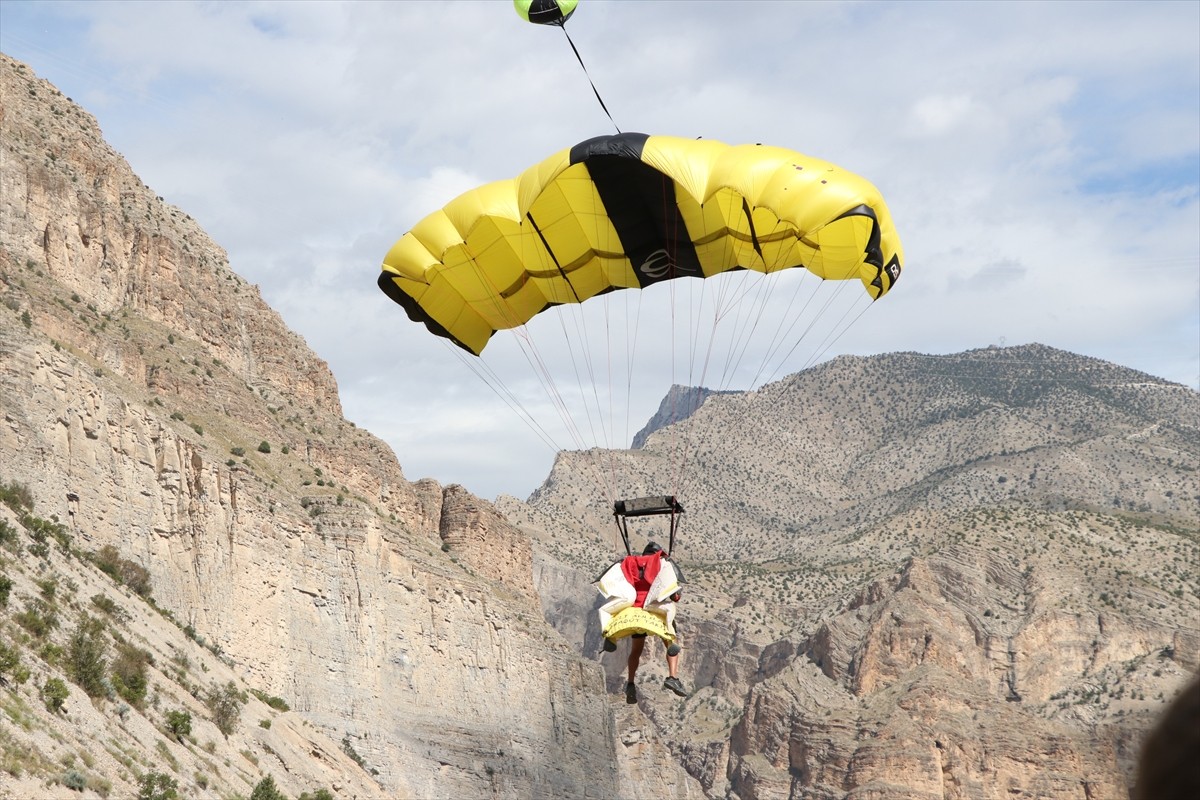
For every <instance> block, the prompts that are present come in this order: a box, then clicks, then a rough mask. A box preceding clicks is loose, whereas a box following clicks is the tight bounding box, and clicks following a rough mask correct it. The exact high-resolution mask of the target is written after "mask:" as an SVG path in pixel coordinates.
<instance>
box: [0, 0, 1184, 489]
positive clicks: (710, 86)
mask: <svg viewBox="0 0 1200 800" xmlns="http://www.w3.org/2000/svg"><path fill="white" fill-rule="evenodd" d="M569 30H570V32H571V36H572V38H573V40H574V41H575V43H576V44H577V45H578V47H579V50H580V52H581V54H582V55H583V57H584V60H585V61H586V62H587V65H588V69H589V71H590V73H591V76H592V78H593V79H594V80H595V82H596V84H597V86H598V87H599V89H600V91H601V93H602V94H603V95H604V98H605V101H606V103H607V104H608V107H609V109H610V110H611V111H612V113H613V116H614V117H615V118H616V121H617V123H618V124H619V125H620V126H621V128H622V129H623V130H634V131H643V132H648V133H666V134H674V135H680V136H689V137H693V136H704V137H705V138H710V139H719V140H723V141H727V142H731V143H740V142H765V143H770V144H776V145H780V146H785V147H790V148H792V149H795V150H799V151H800V152H803V153H806V154H808V155H811V156H815V157H818V158H823V159H826V160H829V161H832V162H834V163H836V164H838V165H840V166H842V167H844V168H846V169H849V170H851V171H853V172H857V173H859V174H861V175H863V176H865V177H867V178H868V179H869V180H871V181H872V182H873V183H875V185H876V186H878V187H879V188H880V190H881V191H882V192H883V195H884V197H885V198H886V199H887V202H888V205H889V207H890V208H891V211H892V215H893V217H894V218H895V220H896V224H897V227H898V228H899V230H900V234H901V236H902V238H903V240H904V245H905V253H906V262H907V264H906V268H905V272H904V275H903V278H902V279H901V281H900V283H899V284H898V285H897V287H896V290H895V291H894V292H893V293H892V294H890V295H889V296H888V297H886V298H884V301H882V302H880V303H878V304H876V305H875V306H873V307H871V308H870V310H869V312H868V313H865V314H864V315H863V316H862V318H861V319H860V320H859V321H857V322H856V323H855V324H854V325H853V326H852V327H851V328H850V329H849V330H848V331H847V332H846V333H845V334H844V335H842V336H841V337H840V338H839V339H838V340H837V342H836V343H835V344H834V345H833V346H832V347H830V348H828V349H827V350H825V351H824V352H819V353H815V355H816V357H819V358H827V357H831V356H833V355H837V354H839V353H854V354H862V355H866V354H872V353H881V352H892V351H898V350H915V351H920V352H926V353H950V352H959V351H962V350H966V349H971V348H977V347H986V346H989V345H994V344H1001V343H1004V344H1007V345H1016V344H1023V343H1027V342H1034V341H1036V342H1042V343H1044V344H1048V345H1051V346H1054V347H1060V348H1063V349H1066V350H1071V351H1074V352H1077V353H1082V354H1085V355H1089V356H1095V357H1098V358H1103V359H1106V360H1109V361H1113V362H1116V363H1119V364H1123V365H1126V366H1130V367H1134V368H1137V369H1140V370H1143V371H1145V372H1148V373H1150V374H1153V375H1157V376H1161V377H1164V378H1167V379H1170V380H1173V381H1176V382H1179V383H1183V384H1186V385H1189V386H1191V387H1193V388H1196V387H1197V385H1198V383H1200V208H1198V199H1200V37H1197V35H1196V31H1197V30H1200V4H1198V3H1194V2H1175V3H1155V2H1139V3H1127V2H1116V3H1090V2H1064V3H1056V2H1040V3H1007V2H1006V3H990V2H972V3H950V2H935V3H920V2H906V3H887V2H869V3H820V2H809V3H788V2H768V3H752V2H742V3H719V2H710V3H704V2H701V3H685V2H601V1H600V0H583V2H581V4H580V7H579V10H578V11H577V12H576V14H575V16H574V17H573V18H572V20H571V22H570V23H569ZM0 49H2V50H3V51H4V52H5V53H7V54H8V55H10V56H12V57H14V58H17V59H19V60H21V61H23V62H25V63H27V64H29V65H30V66H31V67H32V68H33V69H34V71H35V72H36V73H37V74H38V75H39V76H41V77H44V78H47V79H49V80H50V81H52V82H54V83H55V84H56V85H57V86H58V87H59V88H60V89H61V90H62V91H63V92H64V93H65V94H66V95H68V96H70V97H71V98H73V99H74V100H75V101H76V102H78V103H80V104H81V105H83V106H84V107H85V108H86V109H87V110H88V111H89V112H91V113H92V114H94V115H95V116H96V118H97V119H98V121H99V123H100V126H101V128H102V130H103V132H104V134H105V136H106V138H107V139H108V141H109V142H110V143H111V144H112V145H113V146H114V147H115V148H116V149H117V150H118V151H119V152H120V153H122V154H123V155H124V156H125V157H126V158H127V159H128V160H129V162H130V164H131V165H132V167H133V169H134V171H135V172H137V173H138V175H139V176H140V177H141V178H142V179H143V180H144V181H145V182H146V183H147V185H149V186H150V187H151V188H152V189H153V190H154V191H155V192H156V193H157V194H159V195H162V196H163V197H164V198H165V199H166V200H167V201H169V202H171V203H173V204H175V205H177V206H179V207H181V208H182V209H183V210H185V211H186V212H187V213H189V214H191V215H192V216H193V217H195V218H196V219H197V220H198V221H199V222H200V224H201V225H203V226H204V228H205V229H206V230H207V231H208V233H209V234H210V235H211V236H212V237H213V238H214V239H215V241H216V242H217V243H218V244H220V245H221V246H223V247H225V248H226V249H227V250H228V251H229V255H230V262H231V265H232V267H233V269H234V270H236V271H237V272H239V273H240V274H242V275H244V276H245V277H246V278H247V279H249V280H250V281H252V282H254V283H256V284H258V285H259V286H260V287H261V289H262V292H263V295H264V297H265V298H266V299H267V301H268V302H269V303H270V304H271V305H272V306H273V307H274V308H276V309H277V310H278V311H279V312H280V313H281V314H282V315H283V317H284V319H285V320H286V321H287V323H288V324H289V325H290V326H291V327H292V328H293V329H294V330H296V331H297V332H299V333H300V334H301V335H302V336H304V337H305V339H306V340H307V341H308V343H309V344H310V346H312V347H313V349H314V350H316V352H317V353H318V354H319V355H320V356H322V357H323V358H325V359H326V360H327V361H328V362H329V364H330V366H331V368H332V369H333V371H334V374H335V375H336V377H337V379H338V382H339V386H340V389H341V394H342V400H343V404H344V406H345V409H346V413H347V416H348V417H349V418H350V419H351V420H353V421H355V422H356V423H357V424H359V425H360V426H362V427H365V428H367V429H368V430H371V431H372V432H374V433H376V434H377V435H379V436H381V437H382V438H384V439H385V440H387V441H388V442H389V443H390V444H391V445H392V447H393V449H394V450H395V451H396V454H397V457H398V458H399V460H400V463H401V465H402V466H403V468H404V470H405V474H406V475H407V476H408V477H409V478H410V479H416V478H419V477H425V476H431V477H434V478H437V479H438V480H440V481H442V482H443V483H452V482H454V483H462V484H464V485H465V486H467V488H468V489H470V490H472V491H474V492H476V493H478V494H480V495H482V496H485V497H493V496H495V495H497V494H499V493H509V494H514V495H516V496H518V497H525V496H526V495H528V494H529V492H530V491H532V490H533V489H534V488H536V487H537V485H538V484H539V483H540V482H541V481H542V480H543V479H544V478H545V476H546V474H547V472H548V470H549V467H550V464H551V463H552V460H553V457H554V453H555V449H556V448H560V447H561V448H572V447H580V446H586V445H590V444H592V443H593V442H596V441H599V442H602V443H603V442H607V443H610V444H616V445H623V442H622V441H621V440H622V437H624V436H625V435H626V432H628V434H630V435H631V434H632V433H633V432H634V431H636V430H637V429H638V428H639V427H640V426H641V425H642V424H643V422H644V421H645V419H646V418H647V417H648V416H649V415H650V414H651V413H653V411H654V409H655V408H656V407H657V404H658V400H659V399H660V398H661V397H662V395H663V394H664V393H665V392H666V389H667V388H668V387H669V385H670V383H671V382H672V381H674V382H687V380H688V379H689V378H692V379H694V378H695V372H694V371H693V372H692V373H691V374H690V375H689V373H688V371H687V370H686V369H682V370H681V369H680V368H679V366H678V364H674V367H673V366H672V365H671V364H666V363H659V362H654V361H653V360H651V361H650V362H649V363H646V364H640V365H639V369H640V370H641V372H640V373H639V375H638V376H637V378H636V380H635V381H634V382H633V388H632V389H631V391H630V392H629V399H628V405H627V407H626V408H624V410H623V411H622V412H621V415H620V416H621V417H622V419H620V420H617V421H616V422H614V423H613V428H612V429H611V431H610V433H609V434H606V436H604V437H598V438H594V437H592V436H591V435H590V434H588V433H582V434H577V435H573V434H571V433H570V431H569V430H565V429H563V430H559V428H561V423H560V421H559V420H558V417H557V415H556V414H554V412H553V411H552V410H550V411H547V410H545V409H544V408H543V406H547V405H549V402H550V401H549V400H548V399H547V398H546V397H545V395H539V394H538V393H537V392H536V391H534V390H533V389H532V388H530V385H531V384H532V383H533V381H532V380H531V379H530V376H529V374H528V372H527V371H526V372H522V370H523V369H524V367H523V366H522V365H521V361H522V360H523V359H522V358H521V355H520V353H519V351H518V350H517V349H516V348H515V347H506V345H503V344H499V343H498V341H497V340H498V339H499V337H497V340H494V343H493V344H492V345H490V346H489V352H488V355H489V356H491V357H492V362H491V363H492V365H493V368H494V369H496V370H497V372H498V374H500V375H502V376H507V377H506V385H508V386H509V387H510V388H512V389H513V391H514V392H516V393H517V394H519V395H520V396H521V397H522V398H523V401H522V402H523V404H524V405H525V406H526V407H527V408H529V409H531V411H532V412H533V413H534V414H536V415H538V416H539V417H540V418H542V419H543V420H546V423H545V424H546V427H547V434H546V435H545V437H543V436H540V435H536V434H535V433H533V432H532V431H531V430H530V429H529V428H528V427H526V426H525V425H524V424H523V423H522V422H521V421H520V420H519V419H518V418H517V417H516V416H515V415H514V414H513V413H512V412H511V411H510V410H509V409H508V408H507V406H505V405H504V404H503V403H500V402H499V401H498V400H497V398H496V397H495V395H494V394H493V393H492V391H491V390H490V389H489V388H488V386H487V385H485V383H484V382H483V381H481V380H480V379H479V378H478V377H477V376H476V375H475V374H473V372H472V370H471V369H469V368H468V366H466V365H464V364H463V363H462V362H461V361H460V359H458V358H457V357H456V355H455V354H454V353H453V352H452V351H450V350H449V349H448V348H446V347H445V346H444V345H443V344H442V343H441V342H437V341H432V337H429V336H428V335H426V334H425V332H424V329H423V328H421V327H420V326H416V325H413V324H412V323H410V322H409V321H408V320H407V318H406V317H405V316H404V314H403V313H402V312H401V311H400V310H399V309H398V308H397V307H395V306H393V305H392V304H390V302H389V301H387V300H386V298H384V297H383V296H382V294H381V293H379V291H378V290H377V289H376V288H375V285H374V282H375V278H376V275H377V273H378V265H379V262H380V261H381V259H382V257H383V255H384V253H386V251H387V249H388V248H389V247H390V246H391V244H392V242H393V241H395V240H396V239H397V238H398V237H399V236H400V235H402V234H403V233H404V232H405V231H406V230H407V229H408V228H409V227H411V226H412V224H414V223H415V222H416V221H418V220H419V219H420V218H421V217H423V216H424V215H425V214H427V213H429V212H431V211H433V210H434V209H436V208H439V207H440V206H441V205H443V204H444V203H446V202H447V201H449V200H450V199H452V198H453V197H454V196H455V195H457V194H458V193H460V192H462V191H465V190H467V189H470V188H473V187H474V186H476V185H478V184H480V183H483V182H486V181H490V180H496V179H499V178H506V177H511V176H513V175H515V174H517V173H518V172H519V171H521V170H522V169H524V168H525V167H528V166H530V165H532V164H534V163H536V162H537V161H539V160H541V159H542V158H544V157H546V156H548V155H549V154H551V153H553V152H555V151H557V150H559V149H561V148H562V147H566V146H569V145H571V144H574V143H575V142H578V141H581V140H583V139H586V138H589V137H591V136H595V135H598V134H603V133H610V132H612V125H611V123H610V122H609V120H608V118H607V117H606V116H605V115H604V113H603V112H602V111H601V110H600V108H599V106H598V104H597V103H596V101H595V98H594V97H593V95H592V92H591V89H590V87H589V86H588V84H587V80H586V79H585V77H584V76H583V74H582V72H581V71H580V69H579V67H578V64H576V62H575V60H574V56H573V55H572V54H571V52H570V48H569V46H568V45H567V42H566V41H565V39H564V37H563V36H562V33H561V32H560V31H558V30H555V29H545V28H539V27H536V26H533V25H527V24H525V23H523V22H522V21H521V20H519V19H518V17H517V16H516V15H515V13H513V10H512V6H511V3H508V2H506V1H505V0H500V1H499V2H462V3H455V2H436V3H433V2H431V3H420V2H409V3H386V2H383V3H379V2H353V3H325V2H300V3H289V2H282V1H281V0H271V1H270V2H249V3H235V2H222V3H213V2H199V3H193V2H186V1H185V0H172V1H171V2H154V0H142V1H141V2H116V3H110V2H95V1H93V2H83V3H73V2H47V1H46V0H41V1H40V2H17V1H16V0H0ZM620 294H628V293H620ZM781 313H786V312H782V311H781ZM658 323H659V320H657V319H655V318H654V317H653V314H652V313H648V316H647V317H645V318H644V319H643V322H642V323H641V324H644V325H645V326H646V330H644V331H642V332H641V333H640V334H639V335H640V336H646V337H650V340H651V341H652V340H653V337H656V336H657V337H666V336H667V335H668V334H667V332H666V330H665V329H661V330H660V329H658V328H655V327H654V326H655V325H657V324H658ZM493 349H494V350H495V352H494V353H493V352H492V351H493ZM550 349H553V348H550ZM814 352H815V351H814ZM813 355H814V353H808V354H806V353H804V352H800V351H798V352H797V354H796V357H795V359H794V360H792V361H787V362H784V363H781V364H778V365H772V367H771V369H770V370H769V372H772V373H778V372H779V370H782V373H786V372H787V371H794V370H795V369H799V368H802V367H803V366H804V365H805V364H806V363H808V362H809V360H810V359H811V358H812V357H813ZM565 369H568V370H569V369H570V367H569V366H568V367H566V368H565ZM673 369H674V372H673ZM761 380H762V378H761V377H760V378H759V381H761ZM706 382H709V383H712V376H711V375H710V374H706ZM728 385H729V386H730V387H731V388H751V387H752V386H753V385H755V381H754V378H753V376H752V375H751V376H749V377H747V376H744V375H738V376H735V377H734V378H733V379H732V380H731V381H730V382H729V383H728ZM585 427H586V425H583V426H581V428H585ZM543 438H547V439H548V440H549V443H547V442H545V441H543Z"/></svg>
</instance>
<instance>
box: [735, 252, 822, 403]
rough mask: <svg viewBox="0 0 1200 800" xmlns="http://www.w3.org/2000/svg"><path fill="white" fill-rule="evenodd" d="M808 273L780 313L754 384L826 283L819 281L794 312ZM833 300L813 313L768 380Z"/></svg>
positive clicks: (753, 381)
mask: <svg viewBox="0 0 1200 800" xmlns="http://www.w3.org/2000/svg"><path fill="white" fill-rule="evenodd" d="M808 275H809V273H808V271H807V270H805V271H804V273H803V274H802V275H801V276H800V280H799V281H798V282H797V284H796V291H794V292H793V293H792V296H791V299H790V300H788V304H787V310H786V313H784V314H782V315H780V319H779V325H778V326H776V328H775V334H774V335H773V336H772V337H771V341H770V343H769V345H768V347H767V349H766V351H765V352H764V353H763V357H762V361H761V362H760V363H759V365H758V368H757V369H756V370H755V372H754V378H753V380H752V381H751V385H752V386H758V385H759V383H760V379H761V378H762V374H763V372H764V371H765V370H766V368H767V365H768V364H769V363H770V361H771V359H772V358H773V357H774V356H775V354H776V353H778V352H779V350H780V348H782V347H783V346H784V344H785V343H786V341H787V339H788V337H789V336H791V332H792V330H793V329H795V327H796V325H797V324H798V323H799V322H800V320H802V319H806V318H807V312H808V307H809V306H810V305H812V302H813V300H814V299H815V298H816V296H817V292H819V291H820V290H821V287H822V286H824V285H825V282H824V281H821V282H820V283H818V284H817V285H816V287H814V289H813V290H812V292H811V293H809V295H808V297H807V298H806V299H805V301H804V304H803V305H801V306H800V310H799V312H797V313H795V314H793V313H792V309H793V308H795V306H796V298H798V297H799V296H800V291H801V290H802V289H804V288H805V285H806V282H807V281H806V279H807V278H808ZM838 288H839V289H840V288H841V287H840V286H839V287H838ZM835 296H836V295H835ZM832 302H833V298H830V299H829V300H826V302H825V305H824V306H823V307H822V308H821V310H820V311H818V312H816V313H815V314H814V315H813V317H812V319H811V320H810V321H809V324H808V326H807V327H806V328H805V329H804V330H803V331H802V332H801V334H800V336H799V337H798V338H797V339H796V340H795V342H793V344H792V346H791V348H790V349H789V350H788V352H787V355H785V356H784V358H783V359H781V360H780V362H779V364H778V365H776V367H775V370H774V372H772V373H771V377H770V378H768V379H767V381H766V382H770V381H771V380H773V379H774V376H775V374H777V373H778V371H779V369H780V367H782V365H783V364H784V363H785V362H786V361H787V358H788V356H790V355H791V354H792V353H793V352H795V350H796V348H797V347H799V346H800V343H801V342H802V341H804V338H805V337H806V336H807V335H808V332H809V331H810V330H812V328H813V327H814V326H815V325H816V323H817V321H818V320H819V319H821V317H822V316H823V315H824V313H825V310H826V309H827V308H828V307H829V304H830V303H832ZM788 320H790V322H788V325H787V327H786V328H784V322H785V321H788Z"/></svg>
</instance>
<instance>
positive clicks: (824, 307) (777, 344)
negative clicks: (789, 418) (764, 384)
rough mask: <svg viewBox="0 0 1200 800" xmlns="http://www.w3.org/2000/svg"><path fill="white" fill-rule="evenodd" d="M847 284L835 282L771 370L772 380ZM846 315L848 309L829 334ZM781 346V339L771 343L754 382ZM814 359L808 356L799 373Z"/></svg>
mask: <svg viewBox="0 0 1200 800" xmlns="http://www.w3.org/2000/svg"><path fill="white" fill-rule="evenodd" d="M825 283H826V281H822V282H821V283H820V284H818V285H817V290H820V289H821V287H823V286H824V285H825ZM847 284H848V281H838V282H837V286H836V287H835V288H834V289H833V290H831V291H830V293H829V296H828V297H827V298H826V299H825V302H824V304H823V305H822V306H821V308H820V310H819V311H817V312H816V313H815V314H814V315H813V318H812V320H811V321H810V322H809V323H808V325H807V326H806V327H805V328H804V330H803V331H802V332H801V334H800V336H799V337H797V338H796V340H795V342H794V343H793V344H792V346H791V348H789V349H788V351H787V353H785V354H784V356H783V358H781V359H780V360H779V363H778V364H776V366H775V368H774V370H773V371H772V373H771V376H772V378H773V377H774V376H775V375H776V374H777V373H778V372H779V370H780V369H782V368H783V365H784V364H785V363H787V359H788V358H789V357H790V356H791V355H792V353H794V352H795V351H796V348H798V347H799V346H800V343H801V342H803V341H804V340H805V339H806V338H807V337H808V334H809V333H810V332H811V331H812V330H813V328H815V327H816V324H817V322H818V321H819V320H820V319H821V318H822V317H824V316H825V314H826V312H827V311H829V309H830V307H831V306H832V305H833V303H834V301H835V300H836V299H837V297H838V295H839V294H841V293H842V292H843V291H844V290H845V288H846V286H847ZM813 297H816V292H815V291H814V292H813ZM807 306H808V304H807V303H806V304H805V307H806V308H807ZM848 313H849V309H847V311H846V312H845V313H843V314H842V317H841V319H839V320H838V322H837V323H834V324H833V325H831V326H830V327H829V328H828V331H829V332H832V331H833V330H835V329H836V328H837V326H838V324H840V323H841V321H842V320H844V319H845V318H846V314H848ZM796 321H797V320H796V319H793V321H792V324H791V325H789V326H788V331H787V333H785V336H790V332H791V330H792V329H793V328H794V327H795V325H796ZM829 332H827V333H826V334H825V339H824V340H822V343H824V341H825V340H827V339H828V338H829V335H830V333H829ZM783 344H784V342H783V340H782V339H781V340H779V341H777V342H773V343H772V345H771V350H770V351H769V352H768V353H767V354H766V355H765V356H764V357H763V361H762V363H761V364H760V365H759V368H758V372H757V373H755V376H754V379H755V381H757V380H758V379H759V378H760V377H761V375H762V373H763V371H765V370H766V368H767V364H768V362H769V360H770V359H771V358H773V357H774V356H775V355H776V354H777V353H778V352H779V349H780V348H781V347H783ZM820 346H821V345H820V344H818V345H817V348H814V352H815V350H817V349H819V348H820ZM826 349H828V347H827V348H826ZM822 352H823V351H822ZM815 359H816V356H815V355H813V356H810V357H809V359H808V361H806V362H805V363H804V365H803V366H801V367H800V370H801V371H803V370H805V369H808V368H809V367H810V366H812V365H813V364H815V363H816V360H815Z"/></svg>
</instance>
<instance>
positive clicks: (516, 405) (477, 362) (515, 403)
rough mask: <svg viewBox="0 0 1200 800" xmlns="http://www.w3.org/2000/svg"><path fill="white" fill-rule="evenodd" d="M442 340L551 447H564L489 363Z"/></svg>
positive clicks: (444, 344)
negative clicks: (559, 444)
mask: <svg viewBox="0 0 1200 800" xmlns="http://www.w3.org/2000/svg"><path fill="white" fill-rule="evenodd" d="M441 341H442V343H443V346H445V347H446V349H447V350H449V351H450V352H452V353H454V355H455V357H456V358H458V360H459V361H461V362H462V363H463V364H464V365H465V366H466V367H467V369H469V370H470V371H471V372H473V373H475V376H476V377H477V378H479V380H480V381H482V382H483V383H484V385H486V386H487V387H488V388H489V389H491V390H492V392H494V393H495V395H496V396H497V397H499V398H500V400H501V401H503V403H504V404H505V405H507V406H508V407H509V408H510V409H512V411H513V413H514V414H516V415H517V416H518V417H520V418H521V421H522V422H524V423H525V424H526V425H527V426H528V427H529V429H530V430H532V431H533V432H534V434H535V435H536V436H537V437H538V438H539V439H541V440H542V442H543V443H544V444H545V445H546V446H547V447H549V448H550V449H551V450H560V449H562V448H560V447H559V446H558V443H557V442H555V441H554V437H553V436H551V435H550V433H549V432H548V431H547V430H546V429H545V428H543V427H542V426H541V425H540V424H539V423H538V421H537V419H536V418H535V417H534V416H533V414H531V413H530V412H529V409H527V408H526V407H525V405H524V404H523V403H522V402H521V401H520V399H519V398H517V396H516V395H515V394H514V393H513V391H512V390H511V389H510V388H509V387H508V386H507V384H505V383H504V381H503V380H502V379H501V378H500V376H498V375H497V374H496V373H495V371H494V370H493V369H492V368H491V367H490V366H489V365H487V364H485V363H484V362H483V360H482V359H479V358H470V357H469V356H467V354H466V353H464V352H463V351H462V348H460V347H458V345H454V344H451V343H450V342H449V340H446V339H442V340H441Z"/></svg>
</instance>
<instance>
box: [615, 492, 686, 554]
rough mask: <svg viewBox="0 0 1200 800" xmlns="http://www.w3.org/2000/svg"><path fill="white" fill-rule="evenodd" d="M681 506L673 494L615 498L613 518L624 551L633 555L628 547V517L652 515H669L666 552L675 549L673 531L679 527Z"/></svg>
mask: <svg viewBox="0 0 1200 800" xmlns="http://www.w3.org/2000/svg"><path fill="white" fill-rule="evenodd" d="M682 513H683V506H682V505H681V504H680V502H679V501H678V500H676V499H675V495H658V496H655V497H636V498H633V499H631V500H617V501H615V502H614V503H613V519H614V520H615V521H616V523H617V530H619V531H620V532H621V541H623V542H624V543H625V552H626V553H628V554H629V555H633V550H631V549H630V547H629V523H628V522H627V519H628V518H629V517H652V516H665V515H667V514H670V515H671V538H670V541H669V542H668V544H667V553H668V554H670V553H671V552H672V551H674V550H675V531H677V530H678V529H679V515H680V514H682Z"/></svg>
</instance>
